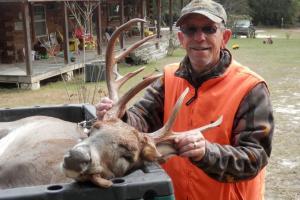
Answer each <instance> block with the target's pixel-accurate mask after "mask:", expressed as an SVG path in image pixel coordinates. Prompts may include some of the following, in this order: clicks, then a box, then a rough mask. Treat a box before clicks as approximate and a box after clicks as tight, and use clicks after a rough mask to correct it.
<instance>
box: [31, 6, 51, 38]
mask: <svg viewBox="0 0 300 200" xmlns="http://www.w3.org/2000/svg"><path fill="white" fill-rule="evenodd" d="M34 28H35V35H36V36H37V37H42V36H47V34H48V33H47V24H46V10H45V6H43V5H34Z"/></svg>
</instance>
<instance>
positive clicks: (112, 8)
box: [108, 4, 120, 21]
mask: <svg viewBox="0 0 300 200" xmlns="http://www.w3.org/2000/svg"><path fill="white" fill-rule="evenodd" d="M119 10H120V6H119V5H118V4H110V5H109V10H108V13H109V16H108V18H109V20H110V21H113V20H118V19H119V17H120V14H119Z"/></svg>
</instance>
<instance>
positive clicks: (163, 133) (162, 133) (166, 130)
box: [148, 87, 189, 143]
mask: <svg viewBox="0 0 300 200" xmlns="http://www.w3.org/2000/svg"><path fill="white" fill-rule="evenodd" d="M188 92H189V88H188V87H187V88H186V89H185V90H184V91H183V93H182V94H181V95H180V97H179V98H178V99H177V101H176V104H175V106H174V107H173V110H172V113H171V116H170V118H169V119H168V121H167V123H166V124H165V125H164V126H163V127H162V128H161V129H159V130H157V131H155V132H153V133H150V134H148V135H149V136H150V137H152V138H153V139H154V142H155V143H158V142H160V139H161V138H162V137H167V136H168V135H169V134H171V133H172V132H171V128H172V126H173V124H174V122H175V119H176V116H177V113H178V111H179V110H180V108H181V106H182V103H183V100H184V98H185V96H186V95H187V93H188Z"/></svg>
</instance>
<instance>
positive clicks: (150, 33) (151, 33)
mask: <svg viewBox="0 0 300 200" xmlns="http://www.w3.org/2000/svg"><path fill="white" fill-rule="evenodd" d="M144 33H145V36H146V37H148V36H150V35H153V34H154V33H153V32H152V31H149V30H145V31H144Z"/></svg>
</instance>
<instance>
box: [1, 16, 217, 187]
mask: <svg viewBox="0 0 300 200" xmlns="http://www.w3.org/2000/svg"><path fill="white" fill-rule="evenodd" d="M136 22H142V23H144V22H145V21H144V20H143V19H138V18H135V19H132V20H130V21H128V22H126V23H125V24H123V25H121V26H120V27H119V28H118V29H116V30H115V32H114V33H113V34H112V36H111V38H110V40H109V42H108V45H107V49H106V83H107V88H108V96H109V98H110V99H112V100H113V101H114V102H115V103H114V105H113V107H112V108H111V109H110V110H108V111H107V112H106V114H105V115H104V117H103V119H101V120H96V121H95V122H94V123H93V125H92V127H91V129H90V130H89V131H88V133H86V132H85V131H84V130H82V129H81V128H79V127H78V126H77V124H76V123H72V122H67V121H63V120H60V119H57V118H53V117H46V116H32V117H29V118H25V119H21V120H18V121H15V122H10V123H9V124H7V127H8V128H6V129H5V124H3V123H2V124H1V123H0V131H1V130H2V138H1V139H0V189H6V188H14V187H24V186H33V185H45V184H51V183H69V182H72V181H74V180H75V181H79V182H86V181H88V182H92V183H94V184H95V185H97V186H99V187H103V188H108V187H110V186H112V184H113V181H112V180H113V178H117V177H122V176H124V175H125V174H126V173H128V172H130V171H132V170H135V169H137V168H140V167H141V166H143V165H144V164H145V163H147V162H165V161H166V160H167V159H168V158H169V157H170V156H173V155H176V154H177V152H176V149H175V147H173V145H172V140H174V139H175V138H176V135H178V134H190V133H189V131H187V132H174V131H172V125H173V123H174V121H175V119H176V115H177V113H178V111H179V110H180V106H181V105H182V103H183V100H184V98H185V96H186V94H187V93H188V92H189V91H188V88H187V89H186V90H185V91H184V92H183V93H182V94H181V96H180V97H179V98H178V100H177V102H176V104H175V105H174V108H173V111H172V114H171V117H170V118H169V120H168V121H167V122H166V123H165V125H164V126H163V127H162V128H161V129H159V130H157V131H155V132H153V133H143V132H140V131H138V130H137V129H135V128H134V127H132V126H130V125H129V124H127V123H125V122H124V121H122V119H121V118H122V116H123V113H124V112H125V108H126V104H127V103H128V102H129V101H130V100H131V99H132V98H133V97H134V96H135V95H136V94H137V93H139V92H140V91H141V90H143V89H144V88H145V87H147V86H148V85H149V84H151V83H152V82H153V81H155V80H157V79H158V78H160V77H161V76H162V75H161V74H153V75H151V76H147V77H144V79H143V80H142V81H141V82H140V83H138V84H137V85H136V86H134V87H132V88H131V89H129V90H128V91H127V92H126V93H125V94H124V95H123V96H121V97H119V94H118V93H119V89H120V87H121V86H122V85H124V83H125V82H127V80H129V79H130V78H131V77H133V76H135V75H137V74H138V73H140V72H141V71H142V70H143V69H144V68H143V67H142V68H140V69H138V70H136V71H134V72H131V73H128V74H126V75H124V76H122V75H120V74H119V73H118V70H117V62H118V61H119V60H121V59H122V58H124V57H125V56H127V55H128V54H129V53H130V52H131V51H133V50H134V49H136V48H137V47H139V46H140V45H142V44H143V43H144V42H146V41H148V40H150V39H153V38H154V37H156V36H155V35H152V36H148V37H146V38H144V39H142V40H141V41H138V42H137V43H135V44H133V45H132V46H130V47H129V48H128V49H127V50H125V51H124V52H123V53H121V54H120V55H118V56H115V55H114V47H115V44H116V41H117V38H118V37H119V35H120V34H121V33H122V31H124V30H127V29H128V28H129V27H130V26H131V25H132V24H134V23H136ZM221 122H222V118H219V119H218V120H217V121H215V122H213V123H211V124H208V125H205V126H202V127H200V128H198V129H197V131H201V132H203V131H205V130H207V129H210V128H213V127H216V126H218V125H220V123H221ZM3 127H4V128H3Z"/></svg>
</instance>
